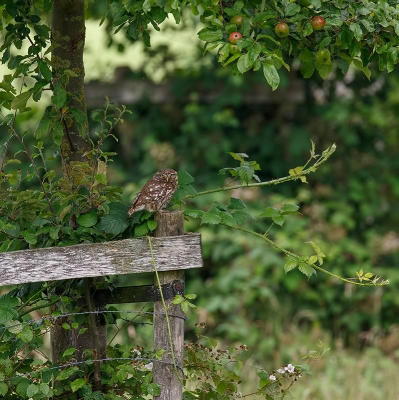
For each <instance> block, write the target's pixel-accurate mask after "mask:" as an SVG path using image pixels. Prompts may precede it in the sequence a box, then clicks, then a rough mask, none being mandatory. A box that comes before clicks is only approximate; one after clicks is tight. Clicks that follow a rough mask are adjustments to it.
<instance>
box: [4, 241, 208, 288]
mask: <svg viewBox="0 0 399 400" xmlns="http://www.w3.org/2000/svg"><path fill="white" fill-rule="evenodd" d="M151 241H152V247H153V252H154V258H155V262H156V265H157V269H158V271H171V270H179V269H189V268H201V267H202V252H201V236H200V235H199V234H187V235H183V236H169V237H162V238H160V237H159V238H155V237H154V238H151ZM0 271H1V275H0V286H5V285H11V284H18V283H27V282H42V281H53V280H61V279H72V278H83V277H94V276H104V275H121V274H132V273H141V272H153V265H152V263H151V254H150V249H149V245H148V239H147V238H142V239H125V240H120V241H115V242H105V243H91V244H81V245H74V246H69V247H50V248H45V249H34V250H20V251H13V252H9V253H0Z"/></svg>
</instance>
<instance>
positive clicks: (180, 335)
mask: <svg viewBox="0 0 399 400" xmlns="http://www.w3.org/2000/svg"><path fill="white" fill-rule="evenodd" d="M154 217H155V221H157V224H158V225H157V229H156V230H155V232H154V235H155V236H156V237H165V236H170V235H173V236H175V235H183V233H184V217H183V213H182V212H181V211H172V212H170V211H159V212H157V213H155V216H154ZM183 237H184V236H183ZM154 275H155V274H154ZM158 276H159V281H160V283H161V285H163V284H167V283H172V282H174V281H175V280H180V281H182V282H184V271H183V270H180V271H179V270H176V271H164V272H159V274H158ZM154 284H155V285H158V282H157V279H156V276H154ZM172 301H173V299H168V300H165V304H166V307H167V312H168V314H169V324H170V335H171V337H170V338H169V330H168V325H167V324H168V322H167V319H166V316H165V309H164V306H163V304H162V301H155V302H154V350H155V351H158V350H161V349H162V350H165V353H164V354H163V355H162V360H163V361H166V362H168V363H173V357H172V352H171V348H170V346H171V345H172V346H173V354H174V361H175V362H176V363H177V364H178V366H180V368H182V367H183V353H184V319H183V318H184V313H183V311H182V309H181V307H180V305H174V304H173V303H172ZM172 315H173V316H180V317H181V318H176V317H172ZM152 373H153V381H154V382H155V383H158V385H159V386H160V387H161V395H160V396H154V400H181V399H182V397H183V388H182V385H181V383H180V381H179V378H178V376H177V374H176V371H175V368H174V366H173V365H171V364H161V363H157V362H154V366H153V369H152ZM178 373H179V374H180V370H178ZM180 377H181V378H182V379H183V376H182V375H180Z"/></svg>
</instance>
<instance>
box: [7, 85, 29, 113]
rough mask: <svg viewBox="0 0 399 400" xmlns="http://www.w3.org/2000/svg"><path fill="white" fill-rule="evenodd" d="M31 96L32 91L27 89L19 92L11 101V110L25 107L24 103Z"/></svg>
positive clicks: (20, 109) (21, 109)
mask: <svg viewBox="0 0 399 400" xmlns="http://www.w3.org/2000/svg"><path fill="white" fill-rule="evenodd" d="M31 96H32V92H31V91H30V90H28V91H27V92H24V93H21V94H19V95H18V96H15V97H14V100H13V101H12V102H11V108H12V109H13V110H19V111H23V110H24V109H25V108H26V103H27V102H28V100H29V99H30V97H31Z"/></svg>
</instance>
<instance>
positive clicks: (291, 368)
mask: <svg viewBox="0 0 399 400" xmlns="http://www.w3.org/2000/svg"><path fill="white" fill-rule="evenodd" d="M285 370H286V371H288V372H294V371H295V367H294V366H293V365H292V364H288V365H287V366H286V367H285Z"/></svg>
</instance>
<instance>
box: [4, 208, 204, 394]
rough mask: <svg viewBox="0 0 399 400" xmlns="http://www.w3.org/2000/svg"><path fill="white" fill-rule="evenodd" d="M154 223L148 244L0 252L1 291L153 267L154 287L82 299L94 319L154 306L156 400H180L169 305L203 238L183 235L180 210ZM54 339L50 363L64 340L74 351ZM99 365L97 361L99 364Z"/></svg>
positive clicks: (198, 256)
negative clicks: (128, 307) (102, 311)
mask: <svg viewBox="0 0 399 400" xmlns="http://www.w3.org/2000/svg"><path fill="white" fill-rule="evenodd" d="M155 220H156V221H157V229H156V230H155V232H154V237H152V238H150V239H149V238H139V239H126V240H120V241H114V242H106V243H92V244H81V245H74V246H69V247H53V248H43V249H32V250H22V251H14V252H9V253H1V254H0V270H1V277H0V286H5V285H12V284H23V283H28V282H41V281H44V280H45V281H53V280H64V279H75V278H97V277H102V276H106V275H122V274H132V273H133V274H134V273H142V272H154V266H156V270H157V272H158V274H156V276H157V277H158V278H159V281H158V279H155V282H154V285H151V286H141V287H134V286H131V287H118V288H116V289H115V290H113V291H112V292H110V291H107V290H97V291H96V292H95V293H92V294H91V295H90V296H89V297H90V298H87V299H86V301H87V308H88V311H89V313H90V311H92V312H93V314H95V311H93V310H96V309H98V306H99V305H106V304H117V303H134V302H142V301H154V350H159V349H164V350H166V351H165V353H164V354H163V358H162V360H160V362H154V366H153V376H154V382H156V383H158V384H159V385H160V387H161V395H160V396H159V397H158V396H157V397H156V398H157V399H160V400H179V399H181V398H182V387H181V384H180V382H179V377H178V376H177V375H176V372H175V365H174V364H173V362H172V360H173V359H172V356H171V353H172V351H173V353H174V358H175V361H176V363H177V364H178V365H177V367H178V370H180V371H182V368H183V365H182V363H183V350H184V347H183V346H184V314H183V313H182V311H181V309H180V306H175V305H173V304H172V300H173V298H174V296H175V295H176V294H182V295H183V294H184V270H185V269H189V268H200V267H202V253H201V237H200V235H199V234H184V229H183V222H184V220H183V215H182V213H181V212H179V211H171V212H170V211H169V212H167V211H161V212H158V213H156V214H155ZM149 241H151V242H149ZM86 281H87V279H86ZM160 288H162V294H163V297H164V300H165V302H166V305H167V307H168V315H171V316H173V318H170V319H169V327H170V335H171V338H170V337H169V332H168V326H167V323H166V319H167V315H165V311H164V306H163V303H162V301H160V300H161V293H160ZM86 297H87V296H86ZM60 332H62V327H61V324H55V327H54V330H53V331H52V332H51V334H52V335H53V336H57V335H59V334H60ZM105 332H106V330H105ZM103 336H104V334H103ZM58 339H59V337H58V336H57V340H54V337H53V338H52V342H56V343H54V346H53V362H54V359H57V357H58V354H60V351H61V349H60V348H58V347H60V346H61V348H62V346H63V345H62V340H66V341H67V343H65V346H64V347H66V348H68V347H73V346H72V345H71V343H68V340H69V339H68V337H64V338H61V340H58ZM90 339H91V340H88V341H87V342H85V341H83V342H82V343H83V344H84V343H93V340H92V338H90ZM98 339H99V338H97V340H98ZM102 339H103V340H106V336H105V337H103V338H101V335H100V340H102ZM82 343H81V345H82ZM171 345H172V346H173V349H172V351H171V349H170V347H171ZM57 346H58V347H57ZM86 348H87V347H86ZM81 350H84V349H81ZM54 354H56V356H55V357H54ZM105 360H106V359H105ZM103 361H104V360H103V359H101V360H98V363H100V362H103ZM100 382H101V379H100Z"/></svg>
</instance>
